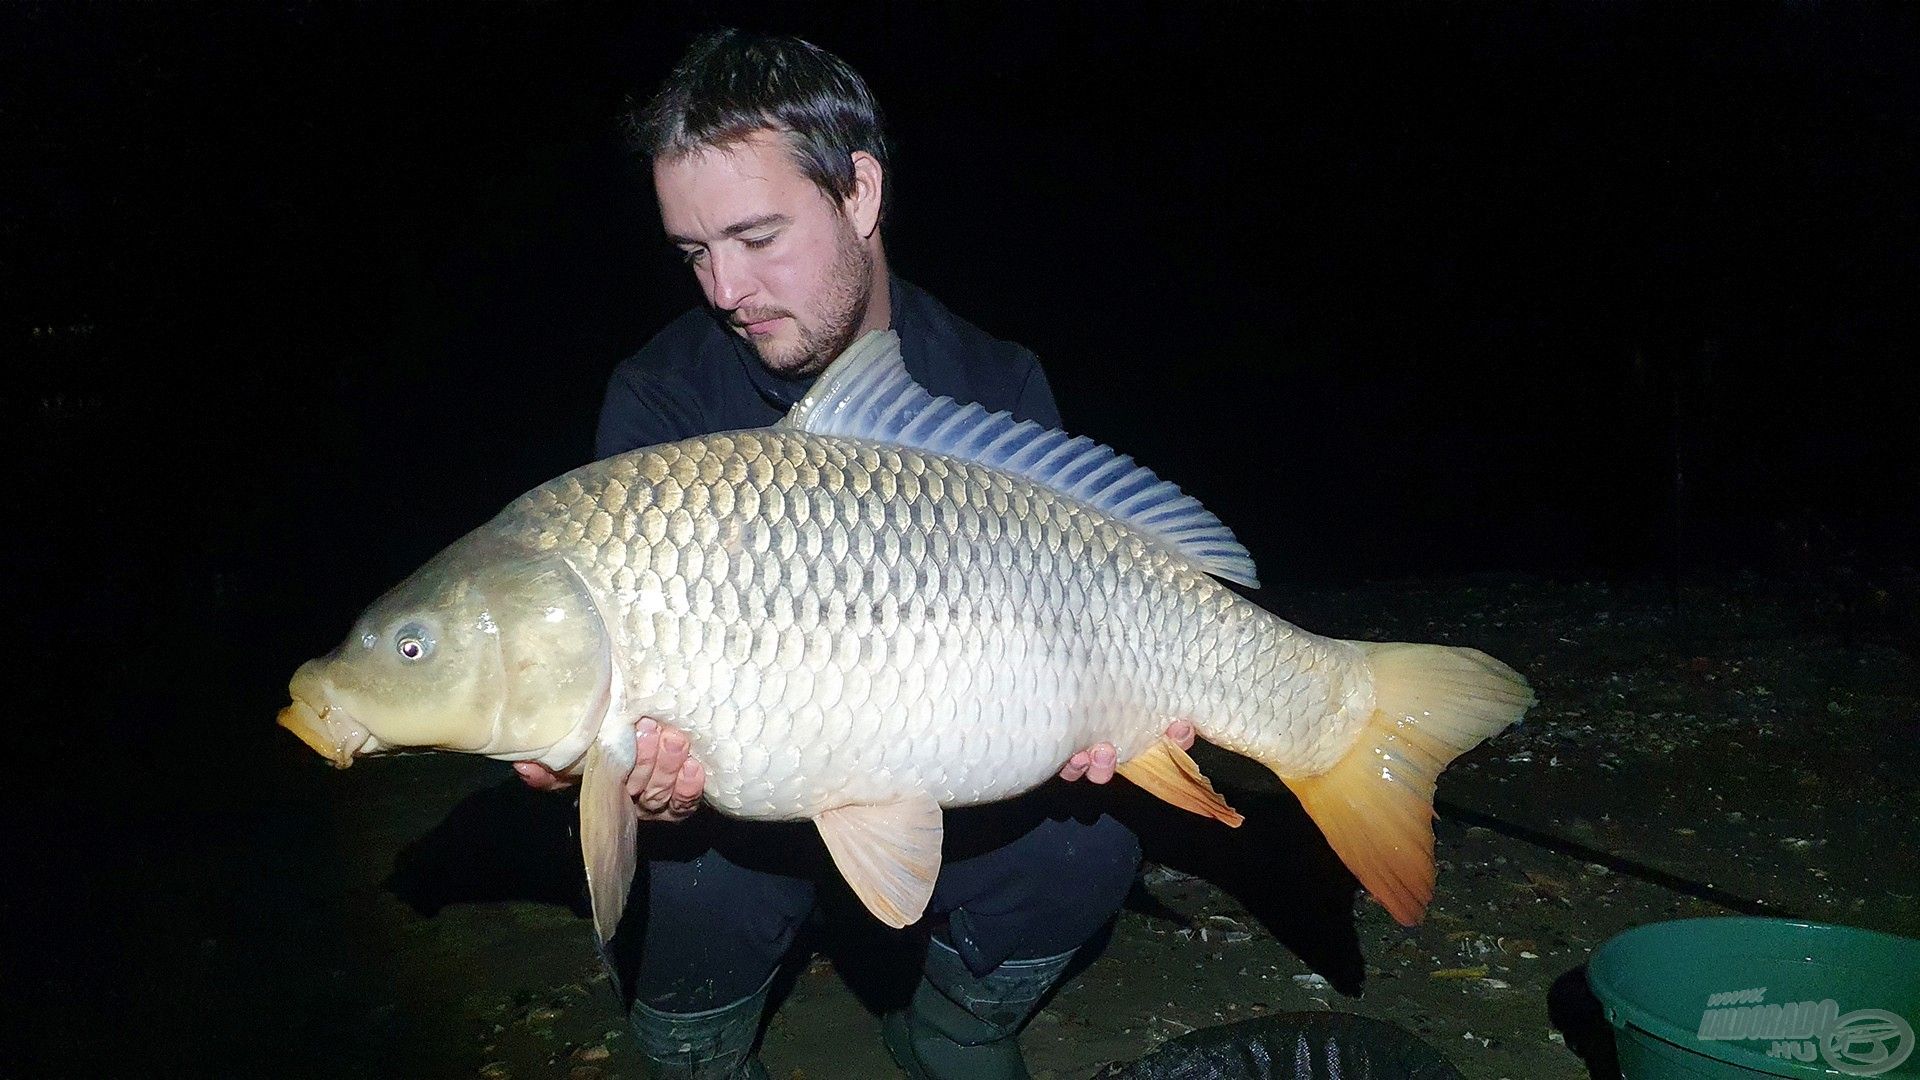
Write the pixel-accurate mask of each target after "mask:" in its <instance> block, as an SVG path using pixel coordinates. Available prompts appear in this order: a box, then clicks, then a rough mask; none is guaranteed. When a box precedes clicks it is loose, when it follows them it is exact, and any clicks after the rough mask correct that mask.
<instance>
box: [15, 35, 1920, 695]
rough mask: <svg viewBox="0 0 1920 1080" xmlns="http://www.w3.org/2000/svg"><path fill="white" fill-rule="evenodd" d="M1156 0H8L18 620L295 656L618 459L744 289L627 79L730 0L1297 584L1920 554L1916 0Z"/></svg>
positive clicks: (1017, 326) (928, 244)
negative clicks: (678, 197) (224, 0)
mask: <svg viewBox="0 0 1920 1080" xmlns="http://www.w3.org/2000/svg"><path fill="white" fill-rule="evenodd" d="M1122 7H1123V8H1124V10H1125V13H1123V14H1116V13H1115V11H1114V9H1113V6H1111V5H1092V4H1088V5H1043V6H1038V7H1036V8H1029V7H1028V6H1026V5H1018V6H1008V7H1004V8H985V9H982V8H981V7H979V6H978V5H966V6H961V5H953V6H946V7H933V6H922V5H899V4H892V5H841V6H833V7H826V6H816V5H796V4H778V5H764V6H744V7H743V6H739V5H717V6H716V5H708V4H677V5H646V6H643V7H640V8H632V9H630V8H625V7H607V6H597V5H572V4H568V5H562V4H527V3H494V4H485V5H421V4H358V5H347V4H284V3H276V4H261V3H237V4H191V5H188V4H172V3H168V4H149V5H132V4H83V3H57V4H31V3H26V4H23V3H15V4H9V5H7V6H5V7H4V9H0V139H4V145H5V148H6V149H5V151H4V153H3V154H0V158H3V159H4V161H3V163H0V185H3V187H0V316H3V317H0V339H3V340H4V341H5V342H6V345H5V352H6V355H7V356H8V369H9V371H10V372H11V373H13V378H10V379H9V382H10V383H11V384H13V385H14V386H16V387H18V389H16V390H10V391H9V392H8V395H7V398H6V402H7V415H6V422H5V424H4V425H0V426H3V427H4V431H5V439H6V440H7V447H6V449H7V457H8V458H9V460H10V461H11V462H12V463H13V464H14V465H15V466H16V467H17V468H18V469H19V470H20V475H19V476H18V479H17V480H16V482H15V491H16V493H17V498H18V500H19V502H20V504H21V505H22V506H24V507H26V508H28V509H27V512H26V513H24V514H22V515H21V524H17V525H16V526H15V527H14V530H13V535H14V538H15V540H16V542H17V543H18V545H19V551H18V554H17V555H16V556H15V573H14V574H13V575H10V576H15V577H16V578H17V579H19V580H22V581H25V582H27V583H28V584H29V586H30V592H32V593H33V594H34V595H35V598H37V599H38V600H40V601H44V607H41V608H36V609H35V610H43V611H45V612H47V613H48V615H47V618H45V619H44V620H43V621H42V622H41V624H40V626H39V629H38V630H37V631H36V632H35V633H34V634H32V635H30V636H31V637H32V638H33V643H32V646H31V651H29V652H28V653H26V654H25V655H26V656H27V657H28V661H29V662H30V663H44V662H50V661H64V660H68V659H71V658H73V656H74V655H76V653H77V654H79V655H82V656H90V655H93V654H92V653H90V652H89V650H90V649H91V648H92V645H93V644H94V643H97V642H101V641H103V640H107V641H112V642H114V643H115V644H116V646H124V644H125V643H126V642H127V641H130V640H138V641H141V642H144V643H146V645H145V647H144V651H143V653H142V655H145V656H147V657H149V658H151V657H153V656H156V655H160V654H162V653H168V654H170V651H171V650H176V649H177V651H178V652H179V653H180V654H181V655H182V656H183V657H184V659H183V660H182V663H183V664H186V665H188V668H187V669H184V670H189V671H191V672H194V673H196V674H197V675H207V674H212V675H214V676H215V677H218V678H223V679H226V680H228V681H229V682H230V683H234V682H237V683H239V684H241V685H244V686H247V687H252V686H254V685H256V684H257V685H259V686H262V687H268V688H271V687H272V686H274V685H276V684H277V683H278V682H279V680H281V679H284V677H285V672H286V671H287V670H288V669H290V668H291V666H292V663H293V662H294V661H296V660H297V659H299V658H300V657H303V656H306V655H312V654H313V653H316V652H319V651H324V649H325V648H327V647H329V646H330V645H331V644H332V643H333V642H334V641H335V640H336V639H337V637H338V635H339V633H340V632H341V631H342V629H343V628H344V627H345V626H346V624H347V622H348V621H349V619H350V618H351V616H352V614H353V613H354V612H355V611H357V610H358V608H359V607H360V606H361V605H363V604H364V603H365V602H366V601H367V600H369V599H371V598H372V597H373V596H374V595H375V594H377V593H378V592H379V591H381V590H382V589H384V588H385V587H386V586H387V585H389V584H391V583H392V582H393V581H395V580H398V579H399V578H400V577H401V576H404V574H406V573H407V572H409V571H410V570H411V569H412V568H413V567H415V566H416V565H418V564H419V563H420V562H421V561H423V560H424V559H425V558H426V557H427V556H428V555H430V554H431V553H432V552H434V551H436V550H438V549H439V548H440V547H442V546H443V545H445V544H446V543H448V542H450V541H451V540H453V539H454V538H456V537H457V536H458V535H460V534H461V533H462V532H464V531H466V530H467V529H469V528H471V527H473V526H475V525H477V524H479V523H480V522H482V521H484V520H485V519H486V518H487V517H489V516H491V515H492V513H493V512H494V511H495V510H496V509H498V507H500V506H501V505H503V504H504V503H506V502H507V501H508V500H509V499H511V498H512V497H513V496H515V495H516V494H518V493H519V492H521V491H522V490H524V489H526V488H528V487H530V486H532V485H534V484H536V483H539V482H541V481H543V480H545V479H548V478H550V477H551V476H553V475H556V474H558V473H559V472H561V471H564V470H565V469H567V468H570V467H572V466H574V465H577V464H579V463H581V462H583V461H584V460H585V459H586V458H587V456H588V454H589V447H590V442H591V434H592V428H593V422H594V417H595V414H596V410H597V407H598V402H599V396H600V392H601V388H602V386H603V383H604V380H605V378H606V375H607V373H608V371H609V370H610V369H611V367H612V366H613V364H614V363H615V362H616V361H617V360H618V359H619V358H620V357H622V356H623V355H625V354H627V353H628V352H630V351H632V350H634V349H635V348H637V347H638V346H640V345H641V344H642V343H643V342H644V341H645V340H646V339H647V337H648V336H649V335H650V334H651V333H653V332H654V331H655V330H656V329H658V328H659V327H660V326H662V325H664V324H665V323H666V322H667V321H668V320H670V319H671V318H672V317H673V316H675V315H676V314H678V313H679V312H680V311H683V310H685V309H686V308H687V307H688V306H690V305H691V304H693V303H696V302H698V292H697V290H696V288H695V286H694V284H693V282H692V280H691V275H689V274H688V273H687V272H686V271H685V270H684V269H683V268H682V267H681V266H680V265H679V263H678V262H677V260H676V259H675V258H673V256H672V254H671V252H670V251H669V249H668V248H667V246H666V245H665V243H664V242H663V241H662V240H661V239H660V235H659V223H658V220H657V215H656V213H655V210H654V207H653V202H652V195H651V192H650V190H649V188H648V184H647V179H646V174H645V170H644V169H642V168H636V167H635V165H634V163H633V162H632V161H631V160H630V159H629V157H628V155H627V154H626V152H625V151H624V150H623V148H622V145H621V142H620V139H619V137H618V134H617V131H616V128H615V116H616V115H617V113H618V111H619V109H620V106H621V103H622V100H623V97H624V96H625V95H627V94H629V93H634V92H638V93H640V94H642V95H644V94H645V93H647V92H648V91H650V90H651V88H652V87H653V85H654V84H655V83H656V82H657V80H658V79H659V78H660V77H661V75H662V74H663V73H664V72H665V70H666V68H667V66H668V65H669V64H670V62H671V61H672V59H673V58H674V57H675V56H676V55H677V54H678V53H679V52H680V50H681V49H682V48H684V46H685V45H686V44H687V42H688V41H689V40H690V39H691V37H692V36H693V35H694V34H695V33H697V32H698V31H700V30H703V29H707V28H711V27H713V26H718V25H724V24H736V25H741V26H745V27H748V28H753V29H762V30H772V31H783V32H794V33H799V34H801V35H802V36H805V37H808V38H809V39H811V40H813V41H815V42H817V43H819V44H821V45H824V46H826V47H827V48H829V49H832V50H834V51H837V52H839V53H840V54H842V55H843V56H845V57H846V58H847V59H848V60H849V61H851V62H852V63H853V64H854V65H855V66H856V67H857V68H858V69H860V70H861V71H862V72H863V73H864V74H865V75H866V76H867V78H868V80H869V81H870V83H871V84H872V86H873V87H874V88H875V91H876V93H877V94H878V95H879V97H880V99H881V101H882V104H883V106H884V107H885V108H886V110H887V112H888V114H889V121H890V126H891V131H892V136H893V139H894V143H895V156H894V167H893V170H892V175H891V177H890V182H891V183H892V184H893V191H894V199H895V201H894V204H893V216H892V218H891V220H890V223H889V226H888V230H889V231H888V247H889V252H890V255H891V258H892V262H893V265H894V267H895V269H896V270H897V271H898V272H899V273H901V274H903V275H904V276H906V277H908V278H910V279H912V280H914V281H916V282H918V283H919V284H921V285H923V286H925V287H926V288H928V289H929V290H930V291H932V292H933V293H934V294H935V295H936V296H938V297H940V298H942V299H943V300H944V301H945V302H946V303H947V304H948V305H949V306H950V307H952V308H953V309H954V310H956V311H957V312H959V313H960V314H962V315H963V316H965V317H968V318H970V319H972V320H973V321H975V322H976V323H978V324H979V325H981V326H983V327H985V328H986V329H988V330H989V331H990V332H992V333H994V334H996V335H998V336H1001V337H1005V338H1010V339H1012V340H1016V341H1019V342H1021V343H1024V344H1026V345H1028V346H1030V347H1031V348H1033V349H1034V350H1036V351H1037V352H1038V354H1039V355H1040V357H1041V358H1042V361H1043V363H1045V364H1046V366H1047V368H1048V370H1049V372H1050V374H1051V376H1052V379H1053V381H1054V385H1055V389H1056V392H1057V395H1058V398H1059V401H1060V403H1061V406H1062V410H1063V412H1064V414H1065V416H1066V418H1067V423H1068V426H1069V427H1070V428H1072V429H1074V430H1076V431H1079V432H1083V433H1087V434H1091V435H1094V436H1096V437H1099V438H1102V439H1105V440H1107V441H1109V442H1111V443H1112V444H1114V445H1115V446H1117V447H1119V448H1121V449H1123V450H1125V451H1128V452H1131V453H1133V454H1134V455H1135V456H1136V457H1138V458H1139V459H1140V460H1142V461H1143V462H1144V463H1147V464H1149V465H1152V466H1153V467H1155V468H1156V469H1157V470H1159V471H1160V472H1161V473H1162V474H1163V475H1164V476H1166V477H1168V478H1170V479H1173V480H1175V481H1177V482H1179V483H1180V484H1182V485H1183V486H1185V487H1186V488H1188V489H1189V490H1191V491H1193V492H1195V493H1196V494H1198V495H1199V496H1200V497H1201V498H1202V499H1203V500H1204V501H1205V502H1207V503H1208V505H1210V506H1211V507H1212V508H1213V509H1214V510H1215V511H1216V512H1218V513H1219V515H1220V516H1221V517H1222V518H1223V519H1224V520H1225V521H1227V522H1228V523H1229V524H1230V525H1232V526H1233V527H1235V529H1236V530H1237V531H1238V532H1239V534H1240V535H1241V537H1242V538H1243V539H1244V540H1245V541H1246V542H1247V544H1248V545H1249V547H1250V548H1251V549H1252V550H1253V552H1254V554H1255V555H1256V557H1258V558H1259V559H1260V562H1261V565H1262V570H1263V574H1262V576H1263V578H1265V579H1266V581H1267V582H1268V584H1269V588H1268V590H1267V598H1268V603H1269V605H1270V606H1273V607H1275V609H1276V610H1280V611H1283V612H1284V610H1285V603H1284V601H1285V592H1284V590H1285V588H1286V587H1287V586H1288V585H1289V584H1294V585H1299V584H1338V583H1341V582H1347V581H1357V580H1361V579H1366V578H1398V577H1409V576H1433V575H1453V574H1462V573H1515V572H1518V573H1533V574H1550V575H1557V576H1569V575H1618V574H1624V575H1648V576H1651V575H1661V574H1666V575H1671V574H1672V573H1674V572H1675V570H1676V568H1677V569H1678V570H1679V571H1680V572H1682V573H1719V572H1723V571H1729V570H1738V569H1741V568H1748V569H1758V570H1761V571H1762V572H1771V570H1772V569H1776V568H1778V567H1779V566H1781V565H1783V563H1782V560H1783V559H1786V560H1789V561H1791V560H1792V559H1796V558H1797V559H1802V560H1806V559H1813V560H1820V559H1847V560H1854V561H1857V562H1861V563H1866V564H1872V565H1875V566H1894V565H1898V564H1901V563H1903V562H1905V561H1908V560H1909V559H1910V554H1909V545H1908V542H1907V541H1908V537H1909V536H1910V535H1911V534H1912V529H1913V527H1914V526H1915V524H1916V523H1920V502H1917V500H1916V496H1915V491H1916V481H1920V451H1916V448H1915V439H1914V435H1915V430H1916V425H1915V424H1914V422H1913V419H1912V413H1913V408H1914V405H1913V402H1914V397H1915V392H1916V390H1920V376H1916V374H1915V371H1914V365H1913V363H1912V361H1913V358H1914V356H1915V348H1914V344H1915V341H1916V336H1917V331H1920V325H1916V314H1915V312H1916V309H1917V308H1920V304H1916V300H1920V292H1916V285H1917V284H1920V265H1917V264H1920V221H1916V208H1915V207H1916V196H1915V193H1916V191H1920V70H1917V66H1920V65H1917V62H1916V56H1920V48H1917V47H1920V10H1917V9H1915V8H1913V7H1912V6H1875V5H1864V4H1817V3H1816V4H1741V5H1714V6H1708V5H1693V4H1685V5H1676V4H1667V3H1657V4H1619V3H1605V4H1567V5H1529V6H1524V7H1521V6H1508V5H1499V6H1496V5H1484V4H1483V5H1428V4H1419V5H1407V6H1400V5H1388V4H1366V5H1312V6H1299V5H1284V6H1272V7H1268V6H1264V5H1260V6H1256V5H1245V4H1204V3H1203V4H1178V5H1165V6H1156V7H1151V8H1133V7H1131V6H1122ZM1677 481H1678V482H1677ZM183 643H184V644H183ZM112 655H113V656H114V657H115V661H114V662H115V663H118V664H123V665H124V664H127V663H138V661H131V660H128V659H126V658H125V650H124V648H121V647H116V648H115V650H114V651H113V654H112ZM92 662H93V661H91V660H90V661H88V663H92ZM156 662H157V661H156ZM81 681H82V682H84V683H86V684H88V685H89V686H90V685H92V684H93V683H94V682H95V680H93V679H91V678H89V679H85V680H81ZM83 689H84V688H83ZM71 692H72V690H71V689H69V690H63V691H61V693H71Z"/></svg>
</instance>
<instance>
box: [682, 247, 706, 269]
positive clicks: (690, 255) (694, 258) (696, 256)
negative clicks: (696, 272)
mask: <svg viewBox="0 0 1920 1080" xmlns="http://www.w3.org/2000/svg"><path fill="white" fill-rule="evenodd" d="M706 257H707V249H706V248H702V247H683V248H681V249H680V261H681V262H683V263H686V264H687V265H688V266H698V265H699V264H700V260H702V259H704V258H706Z"/></svg>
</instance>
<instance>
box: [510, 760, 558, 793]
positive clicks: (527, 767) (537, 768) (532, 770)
mask: <svg viewBox="0 0 1920 1080" xmlns="http://www.w3.org/2000/svg"><path fill="white" fill-rule="evenodd" d="M513 771H514V772H516V773H519V774H520V779H521V780H523V781H525V782H526V785H527V786H528V787H530V788H532V789H533V790H535V791H551V790H553V789H554V788H555V787H557V786H559V783H560V777H559V776H557V775H555V773H554V771H553V770H552V769H549V768H547V767H546V766H545V765H542V764H540V763H539V762H537V761H516V762H514V763H513Z"/></svg>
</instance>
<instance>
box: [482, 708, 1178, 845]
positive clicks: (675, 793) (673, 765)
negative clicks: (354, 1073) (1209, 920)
mask: <svg viewBox="0 0 1920 1080" xmlns="http://www.w3.org/2000/svg"><path fill="white" fill-rule="evenodd" d="M634 730H635V751H636V752H635V755H634V763H633V771H632V772H631V773H629V774H628V775H627V794H628V795H629V796H631V797H632V798H633V804H634V808H635V809H636V810H637V811H638V812H639V816H640V819H641V820H642V821H682V820H685V819H686V818H687V817H688V816H689V815H691V814H692V813H693V812H694V811H695V810H698V809H699V808H700V791H701V789H702V788H703V787H705V786H706V782H707V772H706V770H705V769H703V768H701V767H700V763H699V762H698V761H696V760H694V759H693V758H691V757H688V756H687V737H686V736H685V735H684V734H682V733H681V732H680V731H678V730H676V729H674V728H671V727H663V726H662V725H661V724H659V723H658V722H657V721H655V720H654V719H653V718H651V717H644V716H643V717H641V718H640V723H639V724H638V725H637V726H636V727H635V729H634ZM1167 738H1169V739H1172V740H1173V741H1174V742H1175V743H1177V744H1178V745H1179V747H1180V748H1181V749H1182V750H1191V749H1193V725H1192V724H1189V723H1187V722H1186V721H1185V720H1176V721H1174V722H1173V723H1172V724H1170V725H1168V726H1167ZM1116 756H1117V755H1116V753H1115V751H1114V748H1113V744H1112V743H1106V742H1103V743H1095V744H1094V745H1093V746H1090V747H1088V748H1087V749H1085V750H1081V751H1079V752H1078V753H1076V754H1074V755H1073V756H1072V757H1071V758H1068V759H1067V763H1066V764H1065V765H1062V766H1061V767H1060V779H1062V780H1080V779H1083V778H1084V779H1086V780H1090V781H1092V782H1093V783H1096V784H1104V783H1106V782H1108V781H1110V780H1112V779H1113V774H1114V765H1115V757H1116ZM513 768H514V771H515V772H517V773H519V774H520V779H522V780H524V781H526V783H527V786H528V787H531V788H533V789H535V790H537V791H557V790H560V789H562V788H568V787H572V786H573V779H572V778H571V777H567V776H562V775H561V774H559V773H557V772H554V771H553V770H552V769H549V768H547V767H546V766H545V765H542V764H540V763H539V762H535V761H522V762H519V763H517V764H515V765H514V767H513Z"/></svg>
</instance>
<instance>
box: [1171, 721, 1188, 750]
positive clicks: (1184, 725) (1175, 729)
mask: <svg viewBox="0 0 1920 1080" xmlns="http://www.w3.org/2000/svg"><path fill="white" fill-rule="evenodd" d="M1167 738H1169V739H1172V740H1173V741H1174V742H1176V743H1179V744H1180V749H1182V750H1191V749H1193V725H1192V724H1190V723H1188V722H1187V721H1185V720H1175V721H1174V722H1173V723H1171V724H1168V725H1167Z"/></svg>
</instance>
